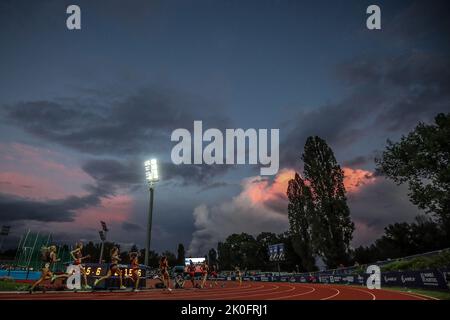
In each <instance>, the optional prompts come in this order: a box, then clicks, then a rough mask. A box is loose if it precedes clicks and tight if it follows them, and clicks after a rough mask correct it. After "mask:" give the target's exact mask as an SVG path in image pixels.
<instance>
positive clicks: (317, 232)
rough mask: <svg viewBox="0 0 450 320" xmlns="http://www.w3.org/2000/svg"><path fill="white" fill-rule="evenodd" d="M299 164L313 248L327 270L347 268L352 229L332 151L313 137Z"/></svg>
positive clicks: (341, 176)
mask: <svg viewBox="0 0 450 320" xmlns="http://www.w3.org/2000/svg"><path fill="white" fill-rule="evenodd" d="M302 160H303V162H304V175H305V179H306V180H307V182H308V187H309V188H310V190H311V198H312V203H313V206H314V216H313V218H312V219H311V223H312V226H311V230H312V232H311V236H312V241H313V244H314V247H315V249H316V251H317V253H318V254H319V255H320V256H322V257H323V259H324V262H325V263H326V264H327V266H328V267H329V268H335V267H337V266H339V265H340V264H341V263H342V264H347V263H348V262H349V260H350V255H349V253H350V241H351V239H352V236H353V231H354V229H355V226H354V224H353V222H352V221H351V218H350V210H349V208H348V206H347V198H346V196H345V188H344V172H343V171H342V169H341V167H340V166H339V164H338V163H337V161H336V158H335V156H334V153H333V150H331V148H330V147H329V146H328V145H327V143H326V142H325V141H324V140H323V139H321V138H319V137H317V136H315V137H309V138H308V139H307V140H306V144H305V150H304V153H303V156H302Z"/></svg>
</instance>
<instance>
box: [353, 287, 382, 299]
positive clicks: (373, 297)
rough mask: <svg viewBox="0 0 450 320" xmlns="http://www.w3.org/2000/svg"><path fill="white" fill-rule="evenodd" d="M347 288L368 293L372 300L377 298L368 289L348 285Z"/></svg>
mask: <svg viewBox="0 0 450 320" xmlns="http://www.w3.org/2000/svg"><path fill="white" fill-rule="evenodd" d="M348 288H349V289H352V290H356V291H359V292H364V293H368V294H370V295H371V296H372V300H377V297H376V296H375V295H374V294H373V293H372V292H370V291H367V290H363V289H359V288H354V287H348Z"/></svg>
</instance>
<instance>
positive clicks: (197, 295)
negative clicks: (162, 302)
mask: <svg viewBox="0 0 450 320" xmlns="http://www.w3.org/2000/svg"><path fill="white" fill-rule="evenodd" d="M263 288H264V285H261V286H259V287H253V286H252V288H250V289H248V290H234V291H233V292H230V291H231V290H230V291H228V292H217V293H212V292H197V293H196V294H195V295H194V294H177V293H175V294H173V295H172V296H173V297H174V298H183V297H189V298H192V299H196V298H203V297H210V296H229V295H235V294H237V293H246V294H251V293H252V292H260V291H259V289H263ZM235 289H239V287H235ZM172 292H173V291H172Z"/></svg>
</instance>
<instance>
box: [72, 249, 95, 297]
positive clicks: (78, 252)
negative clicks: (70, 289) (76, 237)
mask: <svg viewBox="0 0 450 320" xmlns="http://www.w3.org/2000/svg"><path fill="white" fill-rule="evenodd" d="M82 250H83V243H82V242H81V241H80V242H78V243H77V244H76V246H75V250H73V251H71V252H70V255H71V256H72V258H73V264H74V265H76V266H78V267H79V268H80V273H81V274H82V275H83V279H84V288H85V289H91V287H90V286H89V285H88V282H87V274H86V269H84V265H83V264H82V262H83V260H84V259H88V258H89V257H90V256H89V255H87V256H84V257H83V252H82Z"/></svg>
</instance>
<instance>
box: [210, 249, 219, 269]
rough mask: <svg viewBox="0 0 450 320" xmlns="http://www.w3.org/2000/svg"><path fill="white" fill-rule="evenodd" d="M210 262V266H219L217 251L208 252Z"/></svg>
mask: <svg viewBox="0 0 450 320" xmlns="http://www.w3.org/2000/svg"><path fill="white" fill-rule="evenodd" d="M208 261H209V264H210V265H217V251H216V249H214V248H211V249H209V251H208Z"/></svg>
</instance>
